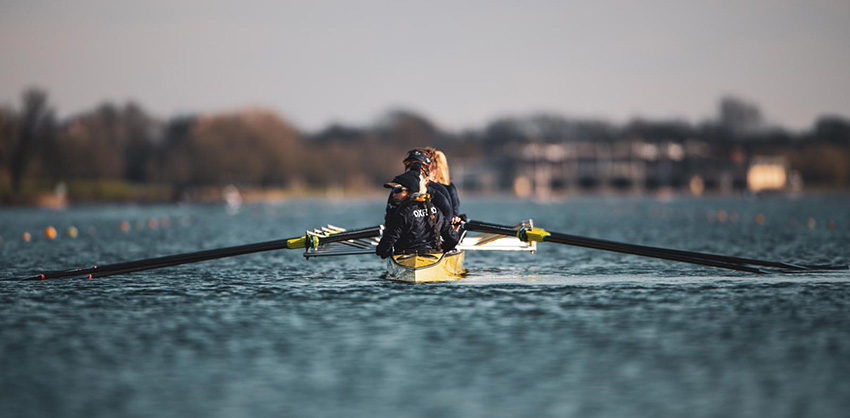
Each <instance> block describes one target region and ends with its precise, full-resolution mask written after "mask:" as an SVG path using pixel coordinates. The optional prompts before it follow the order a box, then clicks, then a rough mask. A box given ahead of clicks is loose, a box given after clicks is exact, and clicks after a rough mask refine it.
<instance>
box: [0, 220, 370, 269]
mask: <svg viewBox="0 0 850 418" xmlns="http://www.w3.org/2000/svg"><path fill="white" fill-rule="evenodd" d="M381 229H382V227H381V226H373V227H369V228H363V229H357V230H351V231H345V232H340V233H336V234H331V235H328V236H317V235H312V234H308V235H304V236H300V237H295V238H289V239H282V240H274V241H266V242H260V243H256V244H246V245H239V246H235V247H226V248H219V249H214V250H205V251H198V252H193V253H185V254H176V255H169V256H165V257H156V258H147V259H143V260H136V261H127V262H124V263H117V264H108V265H102V266H93V267H89V268H75V269H68V270H60V271H52V272H47V273H42V274H39V275H36V276H32V277H27V278H21V279H13V280H47V279H59V278H64V277H81V276H88V277H90V278H93V277H104V276H110V275H114V274H125V273H131V272H135V271H142V270H151V269H156V268H162V267H169V266H176V265H180V264H187V263H196V262H200V261H206V260H214V259H217V258H224V257H234V256H238V255H245V254H251V253H257V252H262V251H272V250H283V249H298V248H306V247H316V246H319V245H322V244H327V243H331V242H340V241H348V240H355V239H361V238H373V237H377V236H380V235H381Z"/></svg>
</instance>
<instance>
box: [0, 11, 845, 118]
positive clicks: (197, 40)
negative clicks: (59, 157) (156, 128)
mask: <svg viewBox="0 0 850 418" xmlns="http://www.w3.org/2000/svg"><path fill="white" fill-rule="evenodd" d="M0 39H2V42H0V105H9V106H16V107H17V106H19V104H20V95H21V92H22V91H23V90H24V88H25V87H27V86H33V85H35V86H39V87H42V88H45V89H46V90H47V91H48V92H49V94H50V100H51V102H52V103H53V104H54V106H55V108H56V109H57V111H58V113H59V114H60V115H61V116H68V115H72V114H75V113H78V112H81V111H85V110H89V109H92V108H94V107H95V106H96V105H98V104H100V103H102V102H103V101H107V100H108V101H113V102H118V103H122V102H124V101H126V100H129V99H132V100H135V101H137V102H139V103H140V104H141V105H142V106H143V107H144V108H145V109H147V110H148V111H149V112H151V113H153V114H154V115H156V116H160V117H170V116H175V115H177V114H185V113H198V112H207V111H222V110H225V111H226V110H233V109H236V108H240V107H244V106H250V105H259V106H265V107H270V108H272V109H275V110H277V111H279V112H281V113H282V114H283V115H284V117H286V118H287V119H289V120H290V121H292V122H293V123H295V124H296V125H297V126H298V127H300V128H302V129H307V130H315V129H319V128H321V127H323V126H325V125H326V124H328V123H330V122H333V121H336V122H342V123H349V124H355V125H365V124H369V123H372V122H374V121H375V120H376V119H377V118H378V117H379V116H381V115H382V114H384V112H386V111H387V110H389V109H391V108H394V107H404V108H406V109H410V110H414V111H417V112H420V113H422V114H423V115H425V116H426V117H429V118H431V119H432V120H433V121H434V122H436V123H437V124H438V125H440V126H441V127H443V128H445V129H452V130H456V129H462V128H479V127H481V126H482V125H483V124H484V123H486V122H488V121H490V120H492V119H493V118H495V117H498V116H503V115H508V114H518V115H525V114H529V113H531V112H536V111H547V112H554V113H558V114H563V115H566V116H578V117H600V118H605V119H609V120H611V121H615V122H623V121H626V120H628V119H630V118H632V117H636V116H640V117H645V118H651V119H661V118H665V119H666V118H679V119H685V120H688V121H692V122H693V121H700V120H704V119H707V118H710V117H713V116H714V115H715V114H716V107H717V102H718V100H719V99H720V98H721V97H722V96H724V95H729V94H732V95H736V96H738V97H741V98H743V99H746V100H748V101H751V102H753V103H755V104H757V105H758V106H759V107H760V108H761V110H762V113H763V114H764V115H765V117H766V118H767V119H768V120H769V121H770V122H773V123H777V124H780V125H783V126H786V127H790V128H806V127H809V126H811V124H812V123H813V122H814V120H815V118H816V117H817V116H818V115H821V114H824V113H830V114H840V115H843V116H845V117H850V1H848V0H728V1H727V0H722V1H712V0H699V1H689V0H678V1H666V0H642V1H606V0H601V1H600V0H594V1H589V0H588V1H531V0H524V1H496V0H490V1H463V0H454V1H436V0H428V1H424V0H423V1H406V0H394V1H364V0H352V1H342V0H336V1H319V0H316V1H282V0H275V1H238V2H236V1H234V2H224V1H212V0H207V1H186V0H164V1H159V0H156V1H113V0H107V1H94V0H68V1H42V0H0Z"/></svg>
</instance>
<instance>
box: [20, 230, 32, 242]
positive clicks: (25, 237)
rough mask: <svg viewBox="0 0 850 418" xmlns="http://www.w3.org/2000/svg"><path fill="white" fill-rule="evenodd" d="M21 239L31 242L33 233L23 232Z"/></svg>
mask: <svg viewBox="0 0 850 418" xmlns="http://www.w3.org/2000/svg"><path fill="white" fill-rule="evenodd" d="M21 239H22V240H24V242H30V241H32V234H30V233H29V232H24V233H23V234H21Z"/></svg>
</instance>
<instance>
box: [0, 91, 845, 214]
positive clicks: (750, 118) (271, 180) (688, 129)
mask: <svg viewBox="0 0 850 418" xmlns="http://www.w3.org/2000/svg"><path fill="white" fill-rule="evenodd" d="M632 139H633V140H641V141H648V142H653V141H674V142H675V141H685V140H690V139H698V140H702V141H706V142H708V143H710V144H712V147H713V149H714V150H715V152H717V153H718V154H720V155H723V154H724V153H728V152H729V150H731V149H733V148H738V149H743V150H744V151H745V152H746V153H750V154H755V153H768V154H773V155H777V154H782V155H786V156H788V157H789V159H790V161H791V163H792V166H793V168H795V169H797V170H799V171H800V172H801V173H802V174H803V177H804V179H805V181H806V182H807V184H815V185H819V186H823V187H834V188H843V189H846V188H848V187H850V121H848V120H847V119H845V118H842V117H822V118H820V119H819V120H818V121H817V122H816V123H815V125H814V126H813V127H812V129H810V130H808V131H806V132H803V133H791V132H788V131H786V130H783V129H781V128H770V127H765V126H764V122H763V121H762V118H761V114H760V112H759V110H758V108H756V107H755V106H754V105H751V104H748V103H746V102H744V101H741V100H739V99H734V98H727V99H724V100H723V101H721V103H720V106H719V111H718V118H717V120H714V121H707V122H704V123H702V124H698V125H693V124H689V123H685V122H678V121H644V120H635V121H632V122H630V123H628V124H625V125H615V124H611V123H608V122H604V121H593V120H575V119H569V118H565V117H562V116H558V115H546V114H539V115H532V116H527V117H505V118H500V119H496V120H494V121H492V122H491V123H489V124H487V125H486V126H485V127H484V128H483V129H481V130H472V131H465V132H460V133H452V132H447V131H445V130H443V129H440V128H439V127H438V126H437V125H436V124H435V123H434V122H432V121H430V120H428V119H427V118H426V117H424V116H422V115H419V114H416V113H414V112H409V111H403V110H395V111H391V112H389V113H387V114H386V115H385V116H384V117H383V118H381V119H380V120H379V121H377V122H376V123H374V124H373V125H371V126H367V127H355V126H343V125H336V124H335V125H331V126H328V127H327V128H325V129H324V130H322V131H320V132H317V133H305V132H302V131H299V129H298V128H297V127H295V126H293V125H292V124H290V123H289V122H287V121H286V120H284V119H283V118H282V117H280V116H279V115H278V114H276V113H274V112H271V111H268V110H263V109H248V110H243V111H239V112H233V113H223V114H213V115H185V116H176V117H173V118H171V119H167V120H161V119H159V118H156V117H153V116H151V115H150V114H149V113H148V112H147V111H145V110H144V109H143V108H142V107H141V106H140V105H138V104H135V103H132V102H131V103H127V104H123V105H115V104H110V103H106V104H102V105H100V106H98V107H97V108H95V109H93V110H91V111H88V112H85V113H82V114H79V115H76V116H73V117H70V118H67V119H66V120H59V119H58V118H57V117H56V116H55V111H54V109H53V107H52V106H51V105H50V102H49V98H48V95H47V93H46V92H45V91H44V90H41V89H29V90H27V91H25V92H24V94H23V95H22V99H21V103H20V105H19V107H18V108H17V109H16V108H10V107H6V108H0V197H2V200H3V202H6V203H10V202H20V201H26V199H27V198H28V196H31V195H33V194H38V193H43V192H45V191H51V190H53V189H54V188H55V187H56V185H57V184H60V183H61V184H65V185H67V187H68V188H69V189H70V195H71V198H72V199H75V198H76V199H110V198H118V199H145V198H149V199H154V200H163V199H179V198H181V197H185V196H192V195H193V193H196V191H198V190H204V189H205V188H220V187H221V186H224V185H227V184H234V185H237V186H239V187H245V188H257V189H260V188H265V189H280V188H283V189H289V190H300V191H308V190H321V189H328V188H336V189H346V190H374V189H375V188H376V187H377V185H379V184H382V183H383V182H384V181H386V179H388V178H391V177H392V176H393V175H394V174H397V171H399V170H400V169H401V164H400V161H399V160H400V158H401V157H402V156H403V155H404V153H405V152H406V151H407V150H408V149H411V148H414V147H419V146H426V145H427V146H433V147H436V148H439V149H442V150H444V151H445V152H446V154H447V155H448V156H449V158H450V162H458V161H476V162H477V163H478V164H488V163H492V164H498V162H499V161H501V160H503V159H504V158H509V157H510V156H507V155H505V152H506V151H505V150H506V149H509V147H506V145H509V144H512V143H517V142H529V141H538V142H564V141H576V140H580V141H618V140H632Z"/></svg>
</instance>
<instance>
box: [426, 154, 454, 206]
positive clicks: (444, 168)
mask: <svg viewBox="0 0 850 418" xmlns="http://www.w3.org/2000/svg"><path fill="white" fill-rule="evenodd" d="M431 161H432V163H431V167H430V173H431V177H430V180H431V181H432V182H434V183H437V184H442V185H443V186H445V187H446V191H447V192H448V193H449V199H450V200H451V203H452V223H457V222H460V197H458V194H457V186H455V184H454V183H453V182H452V178H451V176H450V175H449V162H448V160H447V159H446V154H443V152H442V151H440V150H434V157H433V158H431Z"/></svg>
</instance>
